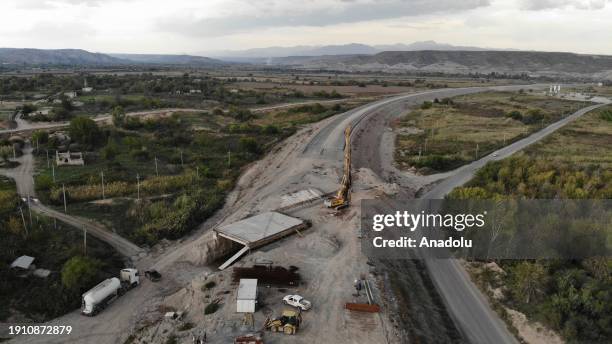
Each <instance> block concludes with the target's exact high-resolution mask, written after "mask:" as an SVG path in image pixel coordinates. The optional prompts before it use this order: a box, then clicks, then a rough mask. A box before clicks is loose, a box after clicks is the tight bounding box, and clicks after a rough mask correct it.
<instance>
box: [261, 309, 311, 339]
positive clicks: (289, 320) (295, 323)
mask: <svg viewBox="0 0 612 344" xmlns="http://www.w3.org/2000/svg"><path fill="white" fill-rule="evenodd" d="M301 322H302V315H301V314H300V313H298V312H296V311H293V310H285V311H283V313H282V315H281V316H280V317H278V318H275V319H267V320H266V322H265V323H264V328H265V329H267V330H270V331H272V332H283V333H285V334H289V335H292V334H296V333H297V331H298V329H299V328H300V323H301Z"/></svg>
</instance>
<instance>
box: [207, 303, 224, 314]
mask: <svg viewBox="0 0 612 344" xmlns="http://www.w3.org/2000/svg"><path fill="white" fill-rule="evenodd" d="M220 307H221V306H219V303H217V302H213V303H209V304H208V305H206V307H205V308H204V314H213V313H214V312H216V311H218V310H219V308H220Z"/></svg>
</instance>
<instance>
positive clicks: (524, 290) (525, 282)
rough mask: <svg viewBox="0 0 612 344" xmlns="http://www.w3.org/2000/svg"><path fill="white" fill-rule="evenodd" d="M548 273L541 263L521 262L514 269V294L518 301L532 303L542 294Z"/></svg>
mask: <svg viewBox="0 0 612 344" xmlns="http://www.w3.org/2000/svg"><path fill="white" fill-rule="evenodd" d="M546 276H547V275H546V271H545V269H544V267H543V266H542V265H540V264H539V263H530V262H527V261H525V262H521V263H519V264H518V265H516V266H515V267H514V268H513V269H512V277H513V278H512V293H513V294H514V297H515V298H516V299H517V300H521V299H523V300H524V302H525V303H530V302H531V301H533V300H534V299H535V298H536V297H537V296H538V295H540V294H542V292H543V288H544V284H545V282H546Z"/></svg>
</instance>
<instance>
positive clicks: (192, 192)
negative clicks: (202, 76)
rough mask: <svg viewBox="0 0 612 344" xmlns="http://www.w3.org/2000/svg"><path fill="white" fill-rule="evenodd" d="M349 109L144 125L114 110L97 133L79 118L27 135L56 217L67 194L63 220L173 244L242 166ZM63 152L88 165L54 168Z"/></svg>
mask: <svg viewBox="0 0 612 344" xmlns="http://www.w3.org/2000/svg"><path fill="white" fill-rule="evenodd" d="M346 109H347V108H346V107H345V106H341V105H329V106H323V105H320V104H314V105H304V106H299V107H296V108H292V109H289V110H278V111H276V112H273V113H265V114H262V113H253V112H251V111H249V110H246V109H244V108H231V109H230V110H229V111H227V112H224V111H221V110H215V111H212V112H202V113H199V114H195V113H175V114H173V115H172V116H165V117H153V118H144V119H142V118H138V117H126V116H125V113H124V110H123V109H122V108H119V107H117V108H115V109H114V110H113V125H112V126H104V127H98V125H97V124H96V123H95V122H94V121H92V120H91V119H89V118H86V117H77V118H74V119H73V120H72V121H71V123H70V126H69V129H68V131H67V133H66V134H67V136H68V137H70V139H69V140H68V139H66V138H64V139H63V140H62V139H59V138H58V137H62V135H51V136H49V135H46V134H43V133H35V134H34V137H35V139H37V140H38V142H39V150H38V152H35V153H36V154H37V155H38V159H37V164H38V171H39V173H38V175H37V177H36V179H35V182H36V188H37V193H38V195H39V196H40V197H41V200H42V201H43V202H44V203H49V204H51V205H53V206H55V207H56V208H57V209H59V210H62V211H63V204H64V194H65V195H66V196H65V200H66V203H67V208H68V213H69V214H71V213H72V214H79V215H80V216H84V217H89V218H92V219H94V220H97V221H99V222H101V223H102V224H104V225H105V226H107V227H108V228H109V229H111V230H114V231H116V232H118V233H120V234H121V235H122V236H125V237H127V238H129V239H130V240H132V241H134V242H136V243H138V244H141V245H153V244H155V243H157V242H158V241H159V240H161V239H177V238H180V237H182V236H183V235H185V234H186V233H188V232H189V231H191V230H192V229H194V228H195V227H197V226H198V225H199V224H200V223H202V222H203V221H204V220H205V219H207V218H208V217H210V216H211V215H213V214H214V212H215V211H216V210H217V209H219V208H220V207H221V206H222V205H223V202H224V200H225V197H226V196H227V194H228V192H230V191H231V190H232V189H233V187H234V185H235V183H236V181H237V179H238V177H239V176H240V173H241V172H242V170H243V168H244V167H245V166H246V165H248V164H249V163H252V162H253V161H255V160H257V159H259V158H260V157H261V156H262V155H263V154H265V153H266V151H267V150H268V149H270V148H271V147H272V146H273V145H274V144H276V143H278V142H280V141H281V140H283V139H284V138H286V137H288V136H289V135H291V134H293V133H294V132H295V130H296V129H297V128H298V127H299V125H302V124H304V123H310V122H314V121H319V120H321V119H322V118H326V117H328V116H331V115H334V114H337V113H340V112H343V111H346ZM66 149H72V150H73V151H75V150H84V151H85V152H86V154H85V166H59V167H58V166H52V164H53V160H54V157H55V151H56V150H60V151H65V150H66ZM47 152H50V153H49V156H50V162H49V165H47ZM102 174H103V175H104V176H102ZM54 175H55V179H54ZM102 178H104V195H103V190H102Z"/></svg>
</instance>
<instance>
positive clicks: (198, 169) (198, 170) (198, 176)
mask: <svg viewBox="0 0 612 344" xmlns="http://www.w3.org/2000/svg"><path fill="white" fill-rule="evenodd" d="M196 178H197V179H200V167H199V166H196Z"/></svg>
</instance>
